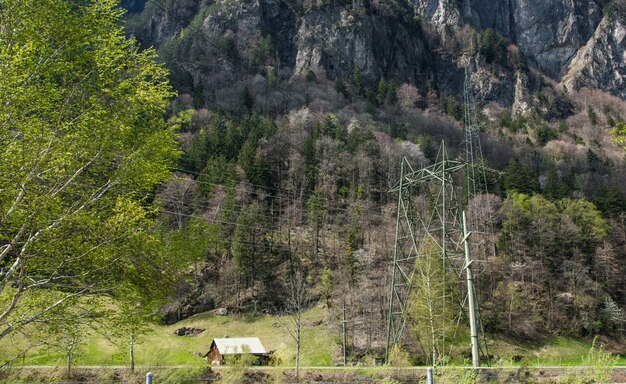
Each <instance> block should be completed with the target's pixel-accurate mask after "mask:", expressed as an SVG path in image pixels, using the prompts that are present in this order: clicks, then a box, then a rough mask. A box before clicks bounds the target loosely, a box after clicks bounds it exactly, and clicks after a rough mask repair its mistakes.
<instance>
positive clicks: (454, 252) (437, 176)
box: [387, 143, 465, 360]
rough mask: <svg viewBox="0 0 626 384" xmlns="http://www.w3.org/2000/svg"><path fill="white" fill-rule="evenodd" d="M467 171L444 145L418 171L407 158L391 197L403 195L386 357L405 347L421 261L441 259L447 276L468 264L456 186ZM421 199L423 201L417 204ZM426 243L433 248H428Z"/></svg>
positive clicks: (400, 201)
mask: <svg viewBox="0 0 626 384" xmlns="http://www.w3.org/2000/svg"><path fill="white" fill-rule="evenodd" d="M463 168H465V163H464V162H461V161H457V160H450V159H449V158H448V155H447V152H446V148H445V145H444V144H443V143H442V144H441V147H440V148H439V152H438V154H437V159H436V161H435V163H434V164H433V165H430V166H428V167H424V168H422V169H420V170H418V171H414V170H413V168H412V167H411V165H410V164H409V162H408V161H407V160H406V158H405V159H403V160H402V165H401V176H400V181H399V182H398V183H397V184H396V186H394V188H392V189H391V191H390V192H392V193H393V192H395V193H398V211H397V222H396V243H395V248H394V254H393V265H392V275H391V289H390V293H389V303H388V304H389V312H388V318H387V357H388V356H389V352H390V351H391V349H392V348H393V346H394V345H396V344H398V343H399V342H400V338H401V336H402V332H403V331H404V328H405V326H406V323H407V321H411V315H410V309H411V303H410V300H411V297H412V296H411V294H412V293H413V291H414V290H415V288H416V285H417V284H416V283H417V281H416V279H417V278H419V275H420V273H419V272H420V271H419V270H418V267H417V264H416V261H417V260H418V259H419V258H420V257H434V256H436V257H438V258H439V260H440V261H441V263H442V264H443V270H444V271H446V270H458V269H460V268H459V264H460V263H461V264H462V263H463V261H462V260H461V259H462V255H463V247H464V244H463V239H464V236H463V226H462V219H461V215H460V212H461V211H460V204H459V199H458V198H457V187H456V186H457V185H458V182H456V181H455V176H456V175H457V174H459V172H460V171H462V170H463ZM457 179H458V178H457ZM417 193H419V194H420V196H421V198H418V200H416V196H417ZM426 242H428V243H429V244H430V246H425V244H426ZM457 274H458V273H452V274H450V276H451V277H450V278H452V279H454V280H455V281H456V279H457V276H456V275H457ZM444 276H445V273H444ZM443 299H444V301H445V300H446V298H445V297H444V298H443ZM448 299H449V298H448ZM442 339H445V336H443V337H442ZM443 342H444V341H443V340H442V343H443ZM433 360H435V358H433Z"/></svg>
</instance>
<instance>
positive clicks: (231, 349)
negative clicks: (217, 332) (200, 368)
mask: <svg viewBox="0 0 626 384" xmlns="http://www.w3.org/2000/svg"><path fill="white" fill-rule="evenodd" d="M244 354H251V355H253V356H255V357H257V358H258V359H259V363H260V364H263V365H266V364H267V363H268V362H269V360H270V356H271V352H267V351H265V348H264V347H263V344H261V340H260V339H259V338H258V337H233V338H230V337H228V338H223V339H213V341H212V342H211V348H210V349H209V352H207V353H206V355H204V357H205V358H206V359H207V362H209V363H210V364H212V365H224V364H226V360H227V359H228V356H236V355H244Z"/></svg>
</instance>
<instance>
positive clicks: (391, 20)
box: [294, 8, 432, 83]
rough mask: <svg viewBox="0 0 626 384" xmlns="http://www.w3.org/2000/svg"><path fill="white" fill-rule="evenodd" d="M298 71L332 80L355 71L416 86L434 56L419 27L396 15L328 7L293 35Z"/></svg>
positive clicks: (306, 20) (306, 18)
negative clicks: (431, 56)
mask: <svg viewBox="0 0 626 384" xmlns="http://www.w3.org/2000/svg"><path fill="white" fill-rule="evenodd" d="M295 40H296V41H297V42H298V43H297V60H296V66H295V68H294V72H295V73H296V74H306V73H307V71H308V70H309V69H311V70H313V71H314V72H316V73H317V75H318V76H319V75H320V74H324V75H326V76H327V77H329V78H331V79H335V78H338V77H341V76H344V75H352V72H353V70H354V68H355V67H358V68H359V70H360V71H361V72H362V73H363V75H364V76H368V77H370V78H371V79H379V78H387V79H396V80H401V81H411V82H413V83H416V82H418V81H419V80H421V77H422V76H423V75H424V74H426V73H427V72H428V71H429V69H430V64H431V62H432V60H430V57H429V56H430V52H429V49H428V46H427V44H426V42H425V39H424V37H423V34H422V31H421V30H420V28H419V25H418V24H417V23H415V22H411V20H406V19H404V18H402V17H399V16H398V15H394V14H391V13H386V12H381V13H377V14H374V13H372V14H364V13H361V12H356V11H353V10H350V9H343V10H338V9H336V8H328V9H324V10H321V11H319V12H314V13H309V14H307V15H305V16H304V17H303V18H302V19H301V21H300V23H299V28H298V31H297V34H296V36H295Z"/></svg>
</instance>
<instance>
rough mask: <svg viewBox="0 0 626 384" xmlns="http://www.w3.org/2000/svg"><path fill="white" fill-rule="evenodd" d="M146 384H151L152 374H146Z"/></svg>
mask: <svg viewBox="0 0 626 384" xmlns="http://www.w3.org/2000/svg"><path fill="white" fill-rule="evenodd" d="M146 384H152V372H148V373H146Z"/></svg>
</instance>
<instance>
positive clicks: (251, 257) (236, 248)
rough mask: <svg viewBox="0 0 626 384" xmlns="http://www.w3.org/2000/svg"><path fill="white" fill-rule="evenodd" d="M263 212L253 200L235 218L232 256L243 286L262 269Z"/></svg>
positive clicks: (264, 232)
mask: <svg viewBox="0 0 626 384" xmlns="http://www.w3.org/2000/svg"><path fill="white" fill-rule="evenodd" d="M264 215H265V213H264V212H263V209H262V208H261V206H260V205H259V204H258V203H256V202H254V203H252V204H251V205H250V206H248V207H246V208H244V209H243V210H242V211H241V213H240V214H239V217H238V218H237V227H236V229H235V233H234V234H233V257H234V260H235V264H236V265H237V272H238V274H239V280H240V282H241V283H242V284H243V286H244V287H250V286H251V285H252V284H253V282H254V280H255V279H256V278H257V277H258V275H260V274H261V273H262V272H263V271H262V268H261V266H263V256H264V251H265V250H264V245H265V244H264V242H265V234H266V232H267V229H266V228H265V225H266V224H265V216H264Z"/></svg>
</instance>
